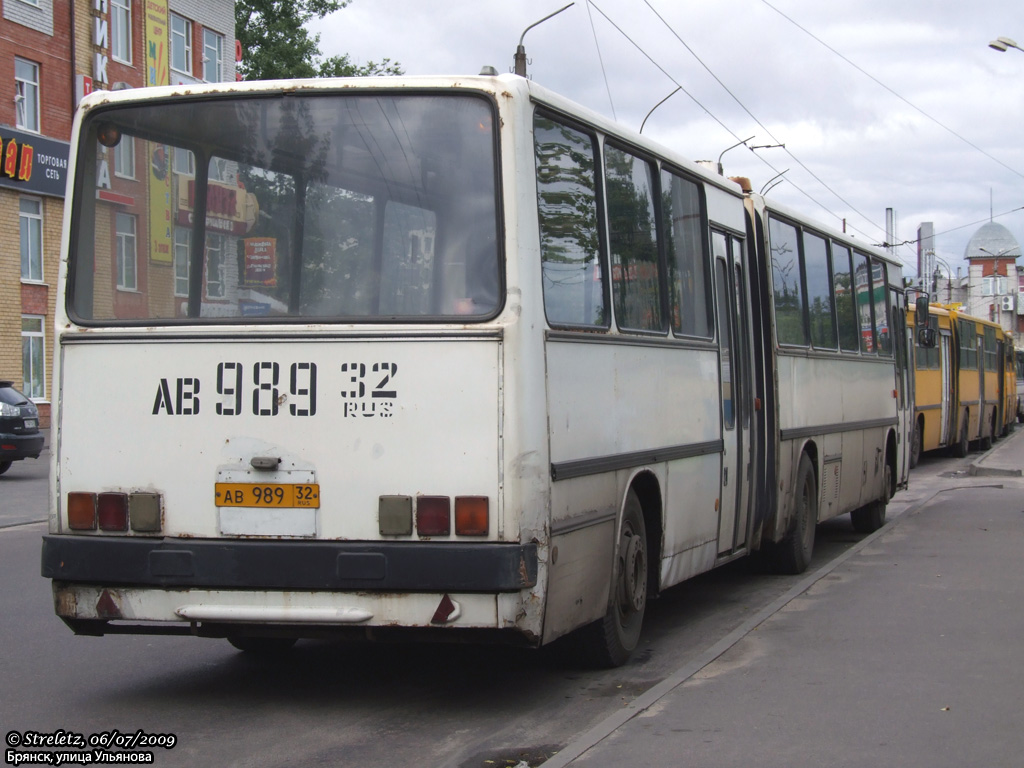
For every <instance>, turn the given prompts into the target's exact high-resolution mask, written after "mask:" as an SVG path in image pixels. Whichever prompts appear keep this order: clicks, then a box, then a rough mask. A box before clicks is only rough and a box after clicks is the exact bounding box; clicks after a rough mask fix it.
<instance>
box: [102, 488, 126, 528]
mask: <svg viewBox="0 0 1024 768" xmlns="http://www.w3.org/2000/svg"><path fill="white" fill-rule="evenodd" d="M96 511H97V516H98V517H99V522H100V530H101V531H127V530H128V494H126V493H101V494H99V495H98V496H97V497H96Z"/></svg>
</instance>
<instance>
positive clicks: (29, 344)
mask: <svg viewBox="0 0 1024 768" xmlns="http://www.w3.org/2000/svg"><path fill="white" fill-rule="evenodd" d="M44 320H45V318H44V317H42V316H41V315H22V316H21V373H22V377H23V378H24V380H25V394H26V395H28V396H29V397H30V398H32V399H33V400H41V399H43V398H45V397H46V336H45V335H44V333H43V322H44Z"/></svg>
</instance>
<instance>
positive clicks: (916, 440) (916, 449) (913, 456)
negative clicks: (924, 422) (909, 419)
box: [910, 420, 923, 469]
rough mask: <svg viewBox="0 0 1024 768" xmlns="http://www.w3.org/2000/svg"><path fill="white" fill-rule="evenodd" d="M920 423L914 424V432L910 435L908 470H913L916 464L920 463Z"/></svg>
mask: <svg viewBox="0 0 1024 768" xmlns="http://www.w3.org/2000/svg"><path fill="white" fill-rule="evenodd" d="M922 431H923V430H922V428H921V422H920V420H919V421H915V422H914V431H913V432H912V433H911V435H910V468H911V469H913V468H914V467H916V466H917V463H918V462H919V461H921V441H922V440H923V437H922V435H921V432H922Z"/></svg>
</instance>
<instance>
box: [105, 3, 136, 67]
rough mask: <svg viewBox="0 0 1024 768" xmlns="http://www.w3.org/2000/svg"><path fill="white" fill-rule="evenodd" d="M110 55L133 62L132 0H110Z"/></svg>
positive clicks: (120, 60) (117, 59)
mask: <svg viewBox="0 0 1024 768" xmlns="http://www.w3.org/2000/svg"><path fill="white" fill-rule="evenodd" d="M122 53H124V55H121V54H122ZM110 57H111V58H112V59H113V60H114V61H119V62H121V63H122V64H131V63H132V0H110Z"/></svg>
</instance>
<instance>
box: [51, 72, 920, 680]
mask: <svg viewBox="0 0 1024 768" xmlns="http://www.w3.org/2000/svg"><path fill="white" fill-rule="evenodd" d="M71 165H72V168H71V171H72V176H73V179H74V181H73V186H72V187H71V188H70V190H69V203H70V204H69V205H68V206H67V208H66V211H67V212H66V215H65V222H64V224H65V226H64V241H63V245H62V248H63V262H62V270H61V288H60V298H59V301H58V308H57V322H56V325H57V345H58V346H57V354H56V355H55V356H54V357H55V366H54V367H55V370H54V391H55V392H56V393H57V396H56V397H55V398H54V403H55V405H54V417H53V467H52V483H53V488H52V494H51V500H52V501H51V510H50V530H49V534H48V535H47V536H45V537H44V542H43V554H42V569H43V575H44V576H46V577H47V578H50V579H52V583H53V591H54V603H55V608H56V612H57V614H58V615H59V616H60V617H61V618H62V619H63V620H64V621H65V622H66V623H67V624H68V625H69V626H70V627H71V629H72V630H74V631H75V632H76V633H80V634H89V635H102V634H107V633H155V634H160V633H166V634H171V633H180V634H189V633H191V634H194V635H198V636H206V637H220V638H228V639H229V640H230V641H231V642H232V643H234V644H235V645H236V646H238V647H239V648H242V649H244V650H273V649H278V648H282V647H286V646H287V645H289V644H290V643H291V642H293V641H294V640H295V639H296V638H301V637H320V636H331V635H333V634H358V635H359V636H365V637H367V638H370V639H373V638H381V637H392V636H395V635H397V636H398V637H400V638H401V637H408V638H417V639H419V638H426V639H442V640H443V639H452V638H465V637H466V636H468V637H470V638H475V639H480V640H491V639H496V640H504V641H510V642H520V643H524V644H528V645H541V644H544V643H548V642H550V641H552V640H554V639H556V638H559V637H561V636H563V635H569V634H570V633H574V634H573V637H574V638H575V639H576V640H577V641H578V642H579V643H580V644H581V646H582V648H583V649H584V650H585V651H586V653H587V654H588V656H589V658H591V659H592V660H593V661H594V662H596V663H601V664H618V663H622V662H623V661H624V660H625V659H626V658H627V657H628V655H629V652H630V651H631V650H632V649H633V648H634V647H635V646H636V643H637V639H638V636H639V633H640V628H641V623H642V620H643V615H644V610H645V606H646V604H647V601H648V600H649V599H650V598H651V597H653V596H654V595H656V594H657V593H658V592H659V591H660V590H662V589H665V588H667V587H669V586H671V585H673V584H676V583H678V582H680V581H682V580H684V579H687V578H689V577H691V576H693V575H695V574H698V573H701V572H703V571H707V570H709V569H711V568H713V567H715V566H716V565H719V564H721V563H725V562H727V561H729V560H731V559H733V558H736V557H739V556H741V555H745V554H748V553H751V552H754V551H757V550H762V551H764V552H767V553H768V554H769V555H770V556H771V558H772V560H773V562H774V563H775V564H776V566H777V567H778V568H779V569H781V570H784V571H790V572H799V571H801V570H803V569H804V568H806V566H807V564H808V561H809V559H810V556H811V551H812V547H813V540H814V526H815V523H817V522H818V521H820V520H822V519H825V518H828V517H832V516H835V515H839V514H842V513H847V512H852V513H853V520H854V524H855V526H856V527H858V528H860V529H862V530H870V529H873V528H876V527H878V526H879V525H881V524H882V522H883V520H884V511H885V505H886V502H887V501H888V499H889V497H890V496H891V494H892V493H893V492H894V491H895V489H896V488H897V487H898V486H899V485H901V484H903V483H904V482H905V480H906V461H905V457H904V454H905V449H906V446H907V445H908V440H907V430H908V428H909V427H908V424H909V419H908V417H907V413H908V409H910V408H911V405H912V404H911V403H910V402H909V400H908V395H909V392H908V391H907V389H906V386H905V384H906V382H905V376H906V375H907V369H906V365H905V360H906V338H905V332H904V315H905V313H904V309H905V307H904V304H903V300H904V299H903V294H902V293H901V285H902V280H901V276H900V268H899V265H898V264H897V263H895V262H893V261H891V260H889V259H887V258H886V256H885V255H884V254H882V253H880V252H876V251H873V250H871V249H869V248H864V247H860V246H858V245H857V244H856V243H854V242H853V241H852V240H850V239H849V238H846V237H844V236H843V235H841V234H838V233H834V232H830V231H828V230H826V229H823V228H821V227H818V226H815V225H810V224H809V223H807V222H805V221H804V220H803V218H802V217H800V216H798V215H796V214H795V213H793V212H790V211H784V210H781V209H777V208H775V207H773V206H772V205H770V204H768V203H767V202H766V201H764V200H763V199H762V198H760V197H759V196H756V195H751V194H749V193H745V192H744V191H743V190H742V189H741V187H740V186H738V185H737V184H736V183H734V182H732V181H729V180H726V179H724V178H722V177H720V176H716V175H713V174H711V173H709V172H708V171H706V170H705V169H703V168H701V167H699V166H697V165H696V164H694V163H691V162H689V161H687V160H686V159H684V158H683V157H681V156H679V155H677V154H675V153H673V152H670V151H668V150H666V149H664V148H662V147H659V146H657V145H656V144H655V143H653V142H651V141H650V140H649V139H647V138H644V137H642V136H640V135H638V134H636V133H635V132H632V131H629V130H626V129H624V128H622V127H621V126H618V125H616V124H614V123H612V122H610V121H608V120H606V119H604V118H603V117H601V116H599V115H597V114H596V113H593V112H590V111H589V110H586V109H583V108H581V107H579V106H578V105H575V104H573V103H572V102H570V101H568V100H566V99H564V98H562V97H560V96H558V95H556V94H554V93H551V92H550V91H547V90H545V89H544V88H542V87H539V86H538V85H536V84H535V83H532V82H530V81H528V80H526V79H524V78H520V77H517V76H513V75H503V76H479V77H459V78H440V77H436V78H379V79H347V80H317V81H289V82H276V83H238V84H223V83H221V84H217V85H211V86H192V85H190V86H187V87H185V86H182V87H180V88H146V89H138V90H130V91H118V92H110V93H94V94H93V95H91V96H89V97H87V99H86V100H85V101H83V103H82V107H81V108H80V110H79V112H78V115H77V117H76V122H75V126H74V135H73V139H72V161H71ZM100 392H102V393H103V395H102V397H101V396H100V394H99V393H100ZM105 404H106V405H105Z"/></svg>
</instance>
